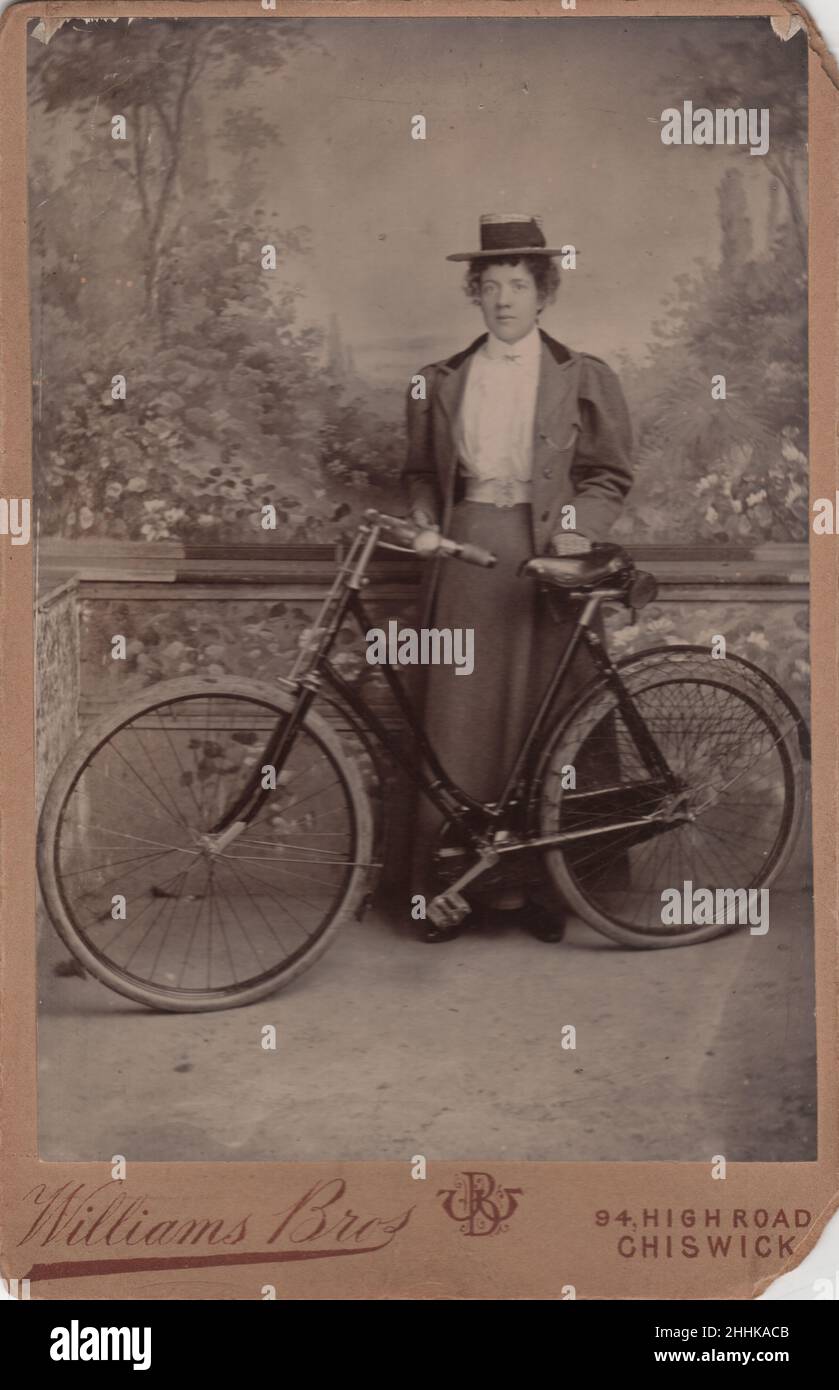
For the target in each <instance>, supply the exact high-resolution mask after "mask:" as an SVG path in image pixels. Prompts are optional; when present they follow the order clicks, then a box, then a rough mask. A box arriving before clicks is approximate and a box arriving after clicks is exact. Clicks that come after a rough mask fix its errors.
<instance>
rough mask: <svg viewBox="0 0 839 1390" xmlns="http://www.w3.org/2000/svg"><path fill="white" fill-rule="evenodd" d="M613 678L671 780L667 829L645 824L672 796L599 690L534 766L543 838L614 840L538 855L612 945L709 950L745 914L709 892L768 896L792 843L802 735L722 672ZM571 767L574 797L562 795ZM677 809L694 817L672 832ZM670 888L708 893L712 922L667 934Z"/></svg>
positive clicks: (663, 663) (771, 705) (659, 668)
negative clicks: (704, 944) (675, 790)
mask: <svg viewBox="0 0 839 1390" xmlns="http://www.w3.org/2000/svg"><path fill="white" fill-rule="evenodd" d="M622 675H623V679H624V682H625V684H626V686H627V688H628V690H629V691H630V694H631V697H632V701H633V703H634V705H635V708H636V710H637V711H638V713H639V714H640V716H641V718H642V719H643V721H644V723H645V724H646V726H647V728H648V729H649V731H650V733H651V734H652V736H653V738H654V740H655V742H656V743H657V745H658V747H659V749H660V750H661V752H662V754H663V755H664V758H665V760H666V762H667V764H668V766H669V767H670V769H671V771H672V772H673V773H674V774H675V775H676V777H677V778H678V779H679V783H680V787H681V789H682V790H681V792H680V793H679V796H678V797H677V798H676V802H678V804H675V803H674V799H673V798H672V797H671V801H670V806H671V809H672V812H674V813H675V814H674V816H673V820H674V823H673V824H672V825H670V826H668V827H667V828H662V826H661V825H660V824H656V823H655V819H652V820H651V818H655V817H658V816H660V815H661V814H662V810H663V808H666V806H667V795H668V793H667V791H666V789H665V788H664V786H663V785H662V783H661V782H660V781H658V782H657V781H656V779H655V778H653V777H652V776H651V774H650V772H649V771H648V769H647V768H646V766H645V764H644V761H643V759H642V758H641V756H640V754H639V750H638V747H637V744H636V742H635V739H634V737H633V735H632V733H631V732H630V730H629V728H628V727H627V723H626V720H625V718H624V716H623V714H622V712H621V710H620V706H619V704H618V702H617V699H616V697H615V695H614V693H613V691H612V690H611V689H610V688H608V687H601V688H600V690H599V691H595V692H594V694H593V696H592V695H590V696H589V698H588V699H582V700H581V701H580V702H579V703H578V704H577V705H576V706H575V707H574V708H573V709H572V710H571V712H570V713H569V716H568V718H567V720H566V721H565V722H564V724H563V725H562V726H561V727H560V729H559V730H558V731H557V734H556V736H555V740H554V742H553V745H552V747H551V748H550V749H549V751H548V753H547V755H546V757H545V759H544V761H543V765H542V768H541V772H540V774H539V781H540V785H541V793H540V802H539V829H540V833H541V834H545V835H547V834H555V833H557V832H560V831H586V830H589V831H594V830H597V829H600V830H601V831H602V830H603V829H604V827H607V826H609V825H613V824H617V823H622V825H623V828H622V829H616V830H609V831H607V833H605V834H601V835H594V834H592V835H590V836H589V837H587V838H584V839H580V840H578V841H577V842H575V843H569V844H568V845H567V846H565V847H563V848H562V849H560V848H557V849H556V850H549V851H547V852H546V854H545V861H546V865H547V868H548V872H549V873H550V875H551V878H552V879H553V881H554V883H555V885H556V887H557V888H558V889H559V891H560V892H561V894H562V895H563V897H564V898H565V901H566V902H567V904H568V906H569V907H570V908H571V909H572V910H573V911H574V912H576V913H577V914H578V915H579V916H581V917H582V918H583V919H584V920H585V921H587V922H588V923H589V924H590V925H591V926H593V927H594V928H595V929H596V930H598V931H600V932H603V933H604V934H605V935H606V936H609V937H610V938H611V939H612V940H614V941H619V942H621V943H623V944H627V945H632V946H636V947H671V946H687V945H692V944H695V943H696V942H700V941H707V940H709V939H710V938H712V937H715V936H719V935H721V934H723V933H724V932H727V931H731V930H734V929H735V928H736V927H737V926H738V925H742V922H738V921H735V920H728V918H729V917H732V918H733V916H734V912H733V911H732V909H731V908H730V907H729V903H731V904H732V905H733V904H735V903H736V904H737V907H738V916H739V915H741V913H742V909H743V907H744V905H746V904H747V902H748V900H747V899H746V898H743V897H742V895H740V896H739V897H738V898H737V899H734V898H731V897H730V896H723V897H719V896H718V894H719V893H723V894H724V893H725V890H733V891H735V892H736V890H742V889H745V890H747V891H748V890H750V889H758V888H767V887H769V886H770V884H771V883H773V882H774V881H775V880H776V879H777V877H778V874H779V873H780V872H781V870H782V869H783V867H784V864H785V863H786V861H787V859H788V856H789V854H790V852H791V849H792V847H793V845H794V843H795V840H796V836H797V834H798V830H799V827H800V824H801V819H802V816H803V797H804V793H803V775H802V759H801V755H800V752H799V749H798V743H797V731H796V729H795V726H794V723H793V721H792V720H790V718H789V717H788V715H787V713H786V712H785V711H784V710H783V709H782V708H781V707H780V706H779V705H778V702H777V700H775V701H774V702H771V701H769V700H767V702H766V704H764V703H763V702H762V701H761V699H760V698H759V686H758V684H757V682H756V681H754V680H750V681H749V682H747V681H746V680H742V679H740V678H738V675H737V674H736V673H735V672H733V671H732V672H731V673H727V672H726V671H725V663H724V662H712V661H711V660H710V659H708V660H706V661H704V662H703V661H701V660H698V659H691V660H689V661H687V662H680V660H679V659H677V658H675V657H674V659H673V660H672V661H668V660H667V659H666V657H665V658H662V657H660V656H656V657H655V658H650V659H649V660H646V659H645V657H644V656H641V657H639V659H638V660H637V662H635V663H634V665H633V667H632V668H631V670H630V671H628V672H626V673H625V674H624V673H622ZM569 766H571V767H573V768H574V769H575V777H576V785H575V787H574V788H572V789H567V788H564V787H563V781H567V780H568V776H567V773H566V774H565V775H563V769H567V768H568V767H569ZM680 809H681V810H684V811H686V812H688V813H689V814H690V817H691V819H689V820H682V821H681V823H677V817H678V815H679V811H680ZM686 885H690V889H689V890H686V887H685V886H686ZM673 889H676V890H677V891H678V892H679V893H680V894H682V895H684V893H685V891H689V892H690V893H691V896H692V895H693V893H694V892H695V891H696V890H702V889H709V890H711V893H712V894H713V899H712V901H713V903H714V905H715V906H714V917H713V920H712V921H710V922H709V921H705V920H701V921H700V923H699V924H697V923H696V921H695V920H694V921H681V922H679V923H677V924H674V923H672V922H670V921H665V922H663V921H662V917H663V916H665V915H667V914H664V913H663V904H664V901H665V899H664V898H663V894H664V893H665V890H671V891H672V890H673ZM706 901H711V900H707V899H706ZM720 907H723V908H724V911H723V912H722V913H721V912H720V911H719V908H720ZM682 915H683V916H685V915H687V916H690V914H689V913H688V914H684V913H683V914H682ZM701 915H702V917H704V916H705V913H704V912H703V913H702V914H701ZM697 916H700V914H699V912H697ZM721 917H722V920H720V918H721Z"/></svg>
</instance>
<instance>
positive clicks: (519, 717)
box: [404, 213, 632, 941]
mask: <svg viewBox="0 0 839 1390" xmlns="http://www.w3.org/2000/svg"><path fill="white" fill-rule="evenodd" d="M480 239H481V245H480V249H479V250H477V251H472V252H463V253H459V254H457V255H453V256H449V257H448V259H449V260H451V261H468V263H469V266H468V270H467V275H466V284H465V288H466V292H467V294H468V295H469V297H470V299H471V300H472V301H473V302H474V303H475V304H476V305H478V307H479V308H480V310H481V313H482V315H483V319H484V323H485V325H486V328H487V330H488V331H487V333H485V334H483V335H482V336H481V337H480V338H478V339H476V340H475V342H473V343H472V344H471V345H470V346H469V347H468V348H466V349H465V351H463V352H460V353H457V354H456V355H455V356H454V357H450V358H449V359H448V360H446V361H443V362H436V363H434V364H433V365H431V366H428V367H424V368H423V369H422V371H421V372H420V373H419V375H420V377H421V378H423V383H424V384H423V389H421V390H420V392H417V391H416V388H415V387H414V388H413V389H412V390H411V392H409V396H408V458H407V463H406V467H405V472H404V477H405V482H406V484H407V488H408V495H409V501H410V507H411V516H412V519H413V520H414V521H415V522H417V523H418V524H419V525H423V526H436V527H439V528H440V529H441V530H442V531H443V533H444V534H445V535H447V536H451V537H452V538H453V539H454V540H457V541H461V542H469V543H471V544H475V545H479V546H482V547H484V548H485V549H487V550H490V551H492V552H493V553H494V554H495V555H496V556H497V557H498V564H497V566H496V568H495V569H492V570H480V571H475V570H471V569H468V568H467V567H466V566H461V565H457V566H448V567H446V566H436V565H435V566H434V568H433V571H432V573H431V575H430V582H429V584H428V585H427V587H426V594H425V603H424V615H423V620H422V623H423V626H426V625H431V624H433V626H434V627H438V628H472V629H474V634H475V636H474V643H475V665H474V670H473V672H472V674H471V676H470V677H468V678H460V677H458V676H457V675H456V672H455V670H454V669H453V668H452V667H446V666H432V667H429V668H428V671H427V679H426V688H425V708H426V727H427V729H428V732H429V736H430V738H431V742H432V745H433V747H434V748H435V750H436V751H437V753H438V756H439V757H440V760H441V762H442V764H443V766H444V767H445V769H446V771H447V772H448V773H449V775H450V776H451V777H452V778H453V779H454V781H455V782H457V783H459V784H460V785H461V786H462V787H464V789H465V790H466V791H467V792H469V793H470V794H471V795H472V796H474V797H477V798H478V799H480V800H482V801H491V800H494V799H495V798H496V797H497V796H499V795H500V792H501V789H502V787H503V785H504V782H505V779H506V776H507V773H508V772H509V770H510V768H511V766H512V764H513V761H514V758H515V754H516V753H517V751H518V749H519V747H520V745H521V742H522V740H523V738H524V735H525V732H526V730H527V729H528V728H529V727H530V725H531V724H532V721H533V719H534V716H535V713H536V710H537V708H538V706H539V702H540V699H541V697H542V694H543V693H544V690H545V688H546V686H547V682H548V680H549V679H550V676H551V674H552V672H553V670H554V668H555V665H556V660H557V653H558V651H560V650H561V649H562V645H563V644H564V642H566V641H567V640H568V636H569V635H570V631H571V623H572V622H573V618H572V617H571V615H569V617H568V619H567V620H563V619H562V617H560V620H559V621H557V618H556V615H555V610H551V609H550V608H549V606H548V602H547V599H546V598H545V596H544V594H543V593H542V592H541V591H540V590H539V589H538V588H537V586H536V585H534V584H532V583H530V582H529V581H527V580H523V579H520V578H518V577H517V570H518V567H519V565H520V564H521V562H522V561H523V560H526V559H529V558H530V557H531V556H533V555H541V554H554V553H555V554H563V555H565V554H569V553H572V552H576V551H583V550H587V549H588V548H589V546H590V544H591V542H592V541H599V540H605V539H606V536H607V533H608V531H609V529H610V527H611V525H612V523H613V522H614V520H615V519H616V517H617V515H618V512H619V510H620V507H621V505H622V503H623V500H624V498H625V496H626V494H627V492H628V491H629V488H630V486H631V482H632V471H631V459H630V454H631V428H630V423H629V415H628V412H627V408H626V403H625V401H624V398H623V393H622V391H621V388H620V385H619V383H618V379H617V377H616V376H615V374H614V372H612V371H611V369H610V368H609V367H607V366H606V364H605V363H604V362H601V361H600V359H599V358H596V357H591V356H589V355H588V354H587V353H579V352H574V351H572V350H571V349H569V348H567V347H564V346H563V345H562V344H561V343H558V342H556V341H555V340H554V339H553V338H550V337H548V335H547V334H546V333H544V332H542V331H541V330H540V328H539V326H538V324H539V316H540V314H541V312H542V310H543V309H544V307H545V305H546V304H548V303H551V302H552V301H553V299H554V298H555V295H556V291H557V288H558V286H559V271H558V268H557V266H556V262H555V259H554V258H555V257H557V256H559V255H560V254H561V253H560V252H559V251H558V250H556V249H552V248H549V247H547V246H546V245H545V238H544V235H543V234H542V230H541V227H540V225H539V221H538V219H537V218H535V217H532V216H529V215H522V214H509V213H503V214H489V215H486V216H484V217H482V218H481V221H480ZM415 381H416V378H415ZM416 394H419V395H421V396H422V395H423V394H424V398H423V399H415V395H416ZM591 674H592V670H591V667H590V664H589V659H588V654H587V653H586V652H584V651H583V652H582V653H581V656H580V658H579V660H578V661H577V662H576V663H575V667H574V668H573V669H572V670H571V671H570V672H569V677H568V682H567V684H566V686H565V689H564V698H565V699H567V698H568V697H569V695H570V694H573V692H574V690H575V689H578V688H579V687H580V685H581V684H583V683H584V682H585V681H586V680H588V679H589V678H590V676H591ZM439 830H440V816H439V814H438V813H437V812H436V810H435V809H434V808H433V807H432V806H430V804H429V803H427V802H426V801H425V800H424V799H423V803H422V807H421V810H420V813H419V818H418V836H417V843H416V850H415V856H414V871H413V879H412V885H411V891H412V893H413V892H426V893H428V892H430V893H431V894H432V895H433V892H434V891H436V889H435V888H434V886H433V884H432V877H431V856H432V854H433V850H434V844H435V840H436V837H437V835H438V834H439ZM539 896H540V897H541V896H542V895H539ZM493 906H494V907H495V908H496V909H507V910H508V911H510V912H512V911H514V910H516V909H518V911H519V914H520V917H521V920H522V923H523V924H524V925H525V926H527V927H528V928H529V929H530V930H531V931H533V933H534V934H535V935H537V936H539V937H540V938H541V939H543V940H551V941H557V940H560V939H561V937H562V934H563V929H564V927H563V921H562V911H561V908H560V907H559V905H558V904H557V903H556V902H555V901H551V900H548V902H547V904H546V902H545V899H544V897H542V900H541V901H537V900H536V899H535V898H531V900H530V901H529V902H528V901H527V899H526V896H525V894H523V893H522V892H521V891H518V892H517V891H515V890H513V889H510V890H508V891H506V892H503V893H501V894H500V895H499V896H498V897H497V898H496V901H495V902H494V904H493ZM508 920H509V919H508ZM448 935H449V933H444V932H441V931H438V930H436V929H430V930H429V931H428V932H427V933H426V939H428V940H442V939H446V937H447V936H448Z"/></svg>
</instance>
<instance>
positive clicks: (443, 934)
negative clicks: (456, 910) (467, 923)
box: [420, 922, 463, 946]
mask: <svg viewBox="0 0 839 1390" xmlns="http://www.w3.org/2000/svg"><path fill="white" fill-rule="evenodd" d="M462 930H463V924H462V923H459V924H458V925H457V926H456V927H435V925H434V923H433V922H428V923H427V924H426V926H425V928H424V930H423V932H422V935H421V936H420V941H427V942H428V943H429V944H430V945H435V946H436V945H438V944H439V943H440V942H443V941H454V939H455V937H457V936H460V933H461V932H462Z"/></svg>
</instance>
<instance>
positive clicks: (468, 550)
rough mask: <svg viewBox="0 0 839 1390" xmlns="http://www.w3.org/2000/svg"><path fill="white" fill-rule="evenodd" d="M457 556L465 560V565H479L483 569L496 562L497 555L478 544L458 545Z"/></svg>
mask: <svg viewBox="0 0 839 1390" xmlns="http://www.w3.org/2000/svg"><path fill="white" fill-rule="evenodd" d="M456 554H457V558H458V559H459V560H465V561H466V563H467V565H480V566H481V567H482V568H483V569H486V570H491V569H492V568H493V566H495V565H497V564H498V556H497V555H493V554H492V552H491V551H490V550H483V549H482V548H481V546H479V545H458V547H457V551H456Z"/></svg>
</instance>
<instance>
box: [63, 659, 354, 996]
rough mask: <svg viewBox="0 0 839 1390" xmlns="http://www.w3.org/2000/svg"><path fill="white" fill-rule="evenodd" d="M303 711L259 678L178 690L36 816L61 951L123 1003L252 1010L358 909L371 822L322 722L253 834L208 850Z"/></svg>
mask: <svg viewBox="0 0 839 1390" xmlns="http://www.w3.org/2000/svg"><path fill="white" fill-rule="evenodd" d="M293 705H294V699H293V697H292V696H291V695H289V694H286V693H285V692H284V691H282V690H279V689H277V688H275V687H273V686H267V685H261V684H259V683H258V682H255V681H247V680H235V679H219V680H217V681H213V682H208V681H198V680H192V679H187V680H181V681H171V682H168V683H166V684H165V685H160V686H157V687H155V688H154V689H153V690H149V691H145V692H143V694H142V695H141V696H138V697H137V699H135V700H134V701H132V702H130V703H127V704H125V705H123V706H121V707H120V709H118V710H117V711H116V712H115V713H114V714H111V715H109V716H107V717H106V718H104V719H102V720H100V721H98V722H97V723H96V724H95V725H94V726H92V727H91V728H90V729H89V730H88V731H87V732H86V733H85V734H84V735H83V736H82V738H81V739H80V740H79V741H78V742H77V743H76V744H75V745H74V747H73V748H72V749H71V750H70V752H69V753H68V755H67V757H66V759H65V760H64V762H63V763H62V765H61V767H60V768H59V769H58V772H57V773H56V775H55V778H54V780H53V782H52V784H51V786H50V789H49V791H48V793H47V797H46V801H45V803H44V809H43V812H42V816H41V824H40V827H39V837H38V872H39V878H40V883H41V889H42V892H43V896H44V900H45V903H46V906H47V909H48V911H49V913H50V916H51V917H52V920H53V923H54V924H55V926H56V928H57V930H58V932H59V933H60V935H61V936H62V938H63V939H64V941H65V942H66V944H67V946H68V947H69V948H70V950H71V951H72V952H73V954H74V955H75V956H76V958H77V959H78V960H79V961H80V962H81V963H82V965H84V966H85V968H86V969H87V970H89V971H90V972H91V973H92V974H93V975H95V976H96V977H97V978H98V979H100V980H101V981H103V983H104V984H106V985H108V986H109V987H110V988H111V989H114V990H117V991H118V992H119V993H120V994H124V995H127V996H128V997H129V998H130V999H135V1000H138V1001H139V1002H140V1003H143V1004H147V1005H149V1006H151V1007H153V1008H159V1009H167V1010H173V1011H179V1012H199V1011H203V1010H211V1009H226V1008H232V1007H235V1006H237V1005H241V1004H248V1003H251V1002H253V1001H254V1000H256V999H261V998H263V997H264V996H265V995H267V994H270V993H273V991H274V990H276V989H277V988H279V987H280V986H283V985H286V984H288V983H289V982H290V981H291V980H293V979H295V978H296V976H298V975H299V974H300V973H301V972H302V971H303V970H306V969H308V967H309V966H310V965H312V964H313V963H314V962H315V960H317V959H318V957H319V956H320V955H322V953H323V952H324V951H325V950H326V948H327V946H328V945H329V944H330V942H331V941H332V940H333V938H334V936H335V933H336V932H337V930H338V928H339V926H340V925H341V923H342V922H343V921H344V920H346V918H347V917H348V916H350V915H351V914H353V913H354V912H356V911H357V909H358V908H359V906H360V904H361V902H362V901H363V898H364V895H365V891H366V884H367V877H368V869H369V868H370V859H371V850H372V822H371V815H370V807H369V803H368V800H367V797H366V794H365V792H364V790H363V787H362V784H361V779H360V777H359V774H358V772H357V770H356V768H355V765H354V763H353V762H352V761H351V759H349V758H348V757H347V755H346V754H345V753H344V751H343V748H342V745H341V742H340V740H339V738H338V737H337V735H336V734H335V733H334V732H333V731H332V730H331V729H330V728H329V726H328V725H327V724H326V723H325V722H324V721H323V720H322V719H320V718H319V717H318V716H317V715H314V714H311V713H310V714H309V715H308V716H307V718H306V720H305V722H304V724H303V725H302V726H301V728H300V729H299V731H298V732H297V734H296V736H295V739H294V742H293V744H292V746H291V749H290V751H289V754H288V757H287V759H286V761H285V764H284V766H283V767H282V769H281V770H279V771H278V773H277V777H276V781H277V786H276V789H275V790H272V791H270V793H269V794H268V796H267V800H266V802H265V804H264V805H263V806H261V807H260V809H259V810H258V811H257V812H256V813H255V815H254V818H253V820H252V821H251V822H250V823H249V824H248V825H247V826H246V827H245V828H244V830H243V831H242V832H241V833H240V834H239V835H238V836H237V837H236V838H234V839H233V840H231V842H230V843H229V844H227V845H226V846H224V847H223V848H222V849H220V850H218V849H217V848H210V847H209V846H208V844H207V842H206V841H205V840H204V838H203V837H205V836H207V834H208V832H209V831H210V830H211V829H212V828H213V827H214V826H215V825H216V824H217V823H218V821H219V819H220V817H221V816H222V814H223V813H224V811H225V809H226V808H228V807H231V806H232V805H234V804H235V802H236V800H237V798H238V797H239V796H240V794H241V793H242V791H243V789H244V787H245V786H246V784H247V782H248V779H249V778H250V777H251V776H252V774H253V771H254V769H255V768H256V769H257V770H258V771H259V772H260V774H261V769H262V766H263V764H264V763H265V758H264V756H263V755H264V753H265V750H266V748H267V747H268V745H269V739H270V737H271V734H272V732H273V731H274V730H275V728H276V727H277V723H278V721H279V720H283V719H286V718H287V717H288V715H289V713H290V711H291V709H292V708H293Z"/></svg>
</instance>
